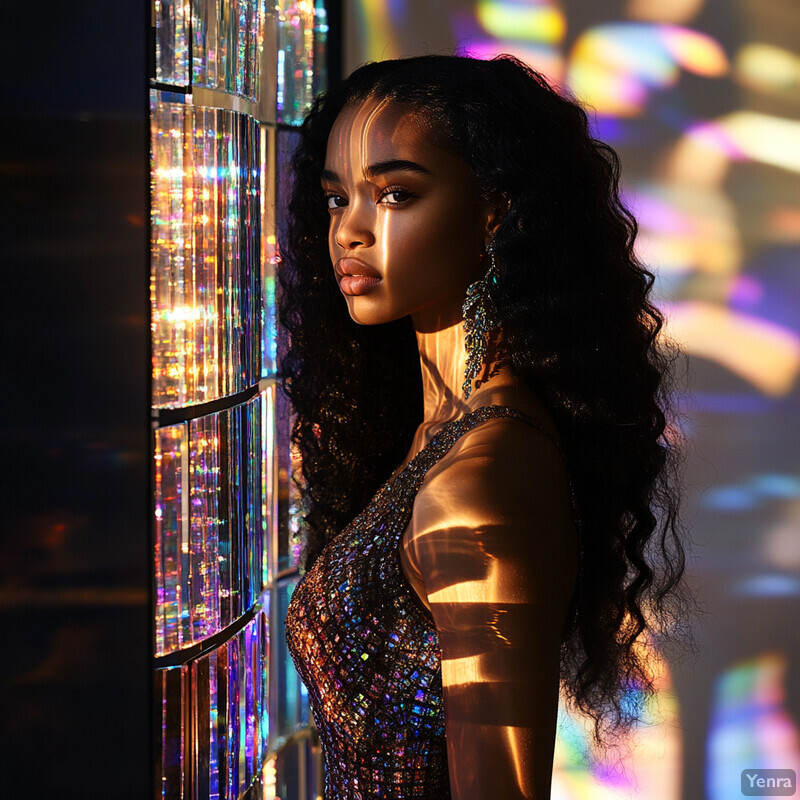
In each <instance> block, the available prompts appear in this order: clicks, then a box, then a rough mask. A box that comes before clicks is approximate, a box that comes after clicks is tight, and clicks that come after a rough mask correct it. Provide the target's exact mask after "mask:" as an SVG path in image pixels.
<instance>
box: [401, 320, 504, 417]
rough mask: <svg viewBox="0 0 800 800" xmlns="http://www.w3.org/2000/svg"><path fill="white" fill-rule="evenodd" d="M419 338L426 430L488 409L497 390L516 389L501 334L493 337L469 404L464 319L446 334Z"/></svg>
mask: <svg viewBox="0 0 800 800" xmlns="http://www.w3.org/2000/svg"><path fill="white" fill-rule="evenodd" d="M416 336H417V347H418V348H419V357H420V369H421V371H422V392H423V396H424V403H425V411H424V420H423V423H422V424H423V426H424V427H426V428H430V427H431V426H434V425H437V426H438V425H440V424H443V423H445V422H449V421H450V420H453V419H457V418H459V417H461V416H463V415H464V414H468V413H470V412H471V411H474V410H475V409H476V408H478V407H480V406H483V405H487V404H489V403H490V402H491V400H490V395H491V394H492V393H493V392H495V391H496V390H497V389H500V388H503V387H507V386H514V385H515V379H514V376H513V375H512V373H511V365H510V362H509V359H508V357H507V354H506V351H505V348H504V346H503V345H504V342H503V337H502V334H501V332H500V331H497V332H495V334H494V335H492V336H490V339H489V347H488V353H487V358H486V359H485V363H484V364H483V365H482V366H481V369H480V370H479V372H478V375H477V376H476V378H475V379H473V382H472V392H471V394H470V396H469V399H468V400H465V399H464V392H463V389H462V387H463V383H464V372H465V370H466V366H467V348H466V344H465V337H464V321H463V319H462V320H460V321H459V322H457V323H455V324H453V325H450V326H449V327H446V328H443V329H442V330H437V331H432V332H429V333H423V332H420V331H419V330H417V333H416Z"/></svg>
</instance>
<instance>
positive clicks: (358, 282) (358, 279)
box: [339, 275, 381, 295]
mask: <svg viewBox="0 0 800 800" xmlns="http://www.w3.org/2000/svg"><path fill="white" fill-rule="evenodd" d="M380 282H381V279H380V278H372V277H369V276H366V275H343V276H342V279H341V280H340V281H339V288H340V289H341V290H342V293H343V294H351V295H353V294H366V293H367V292H369V291H372V289H373V288H375V287H376V286H377V285H378V284H379V283H380Z"/></svg>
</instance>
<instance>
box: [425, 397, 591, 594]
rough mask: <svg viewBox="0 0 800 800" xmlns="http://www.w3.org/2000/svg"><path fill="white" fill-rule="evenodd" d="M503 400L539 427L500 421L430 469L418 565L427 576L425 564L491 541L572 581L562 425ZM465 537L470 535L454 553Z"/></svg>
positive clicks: (573, 545)
mask: <svg viewBox="0 0 800 800" xmlns="http://www.w3.org/2000/svg"><path fill="white" fill-rule="evenodd" d="M500 399H501V398H493V399H492V402H491V405H504V406H507V407H509V408H516V409H518V410H520V411H523V412H524V413H525V414H526V415H527V416H528V417H530V418H531V419H532V420H533V421H534V422H536V423H537V424H536V425H531V424H528V423H526V422H524V421H523V420H520V419H519V418H518V417H512V416H493V417H491V418H489V419H486V420H484V421H483V422H481V424H479V425H477V426H475V427H474V428H472V429H470V430H469V431H467V432H466V433H464V434H463V435H462V436H461V437H459V439H458V440H457V441H456V442H455V443H454V445H453V446H452V447H451V448H450V450H448V452H447V453H446V454H445V455H443V456H442V458H440V459H439V461H437V462H436V463H435V464H434V465H433V466H432V467H431V468H430V469H429V470H428V472H427V474H426V476H425V479H424V481H423V483H422V485H421V487H420V490H419V492H418V494H417V497H416V499H415V502H414V508H413V512H412V524H411V526H410V528H411V540H410V542H409V544H410V546H411V549H412V551H413V552H414V553H415V562H416V563H417V564H418V565H419V569H420V570H421V572H422V574H425V563H432V564H437V563H438V562H437V561H436V558H435V556H436V553H437V552H455V551H456V550H457V551H458V552H461V553H462V555H465V551H464V548H465V547H467V549H469V547H471V546H476V547H478V549H479V550H481V551H483V550H485V549H486V548H487V547H488V545H489V542H493V543H494V544H498V543H499V542H503V548H504V552H509V553H510V552H514V553H516V557H519V558H522V559H523V560H524V561H525V562H526V563H536V564H539V565H540V566H541V568H542V569H545V568H546V569H548V570H551V571H553V572H554V573H557V574H558V576H560V577H563V578H564V580H567V582H569V581H568V579H569V577H570V576H571V575H572V574H573V572H574V569H575V563H576V559H577V536H576V533H577V530H576V528H575V525H574V518H573V513H572V503H571V496H570V487H569V479H568V477H567V472H566V465H565V463H564V459H563V456H562V453H561V452H560V448H559V446H558V444H557V442H558V439H557V432H556V430H555V426H554V425H553V423H552V420H551V419H550V418H549V415H548V414H546V412H545V413H542V409H541V407H540V406H538V405H537V403H535V402H534V403H531V404H527V405H525V406H524V407H523V405H522V404H520V403H519V402H517V403H514V404H513V405H512V404H511V403H510V402H500ZM554 440H555V441H554ZM459 532H465V533H468V535H467V536H466V539H465V540H463V541H462V540H461V539H459V544H458V547H454V545H453V544H452V541H451V540H452V539H453V537H457V536H458V535H460V534H459ZM493 546H494V545H493ZM437 569H440V568H439V567H437ZM539 577H540V578H541V577H542V576H539Z"/></svg>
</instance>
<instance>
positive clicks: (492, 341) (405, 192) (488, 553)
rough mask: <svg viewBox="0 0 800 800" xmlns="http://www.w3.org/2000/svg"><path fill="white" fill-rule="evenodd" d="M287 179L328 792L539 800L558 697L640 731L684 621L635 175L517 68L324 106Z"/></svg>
mask: <svg viewBox="0 0 800 800" xmlns="http://www.w3.org/2000/svg"><path fill="white" fill-rule="evenodd" d="M293 171H294V186H293V190H292V191H293V193H292V198H291V202H290V204H289V217H290V219H289V225H288V231H287V234H286V236H285V237H283V239H284V240H283V241H282V242H281V252H282V256H283V263H282V265H281V266H280V270H279V280H280V288H281V292H280V300H279V303H280V319H281V321H282V323H283V325H284V326H285V328H286V329H287V330H288V333H289V337H290V340H289V345H288V349H287V352H286V355H285V357H284V358H283V360H282V364H281V370H282V374H283V378H284V380H283V386H284V390H285V391H286V392H287V394H288V395H289V397H290V399H291V402H292V406H293V410H294V412H295V413H296V422H295V425H294V429H293V441H294V442H295V443H296V445H297V446H298V447H299V450H300V453H301V456H302V474H303V485H302V492H303V497H304V501H305V505H306V508H305V510H306V514H305V521H306V523H307V531H308V541H307V547H306V551H305V559H304V565H303V566H304V575H303V578H302V580H301V581H300V583H299V584H298V586H297V588H296V590H295V592H294V595H293V597H292V601H291V604H290V606H289V612H288V615H287V618H286V627H287V642H288V645H289V648H290V652H291V653H292V656H293V659H294V662H295V664H296V666H297V669H298V671H299V673H300V675H301V677H302V679H303V681H304V683H305V684H306V686H307V688H308V691H309V698H310V702H311V707H312V711H313V714H314V719H315V722H316V726H317V728H318V730H319V733H320V737H321V741H322V746H323V754H324V762H325V797H326V798H330V799H331V800H332V799H333V798H336V799H337V800H343V799H344V798H364V800H366V798H375V797H386V798H436V799H437V800H439V799H440V798H447V797H452V798H455V799H456V800H467V799H468V798H469V799H470V800H472V799H473V798H475V799H477V798H486V797H498V798H503V800H512V799H513V798H538V800H542V798H547V797H549V792H550V780H551V772H552V760H553V747H554V739H555V726H556V713H557V703H558V693H559V688H560V687H561V688H562V689H563V690H564V692H565V695H566V696H567V697H568V698H569V699H570V700H571V701H572V702H573V703H574V704H575V706H576V707H577V708H579V709H581V710H582V711H584V712H585V713H588V714H589V715H591V716H592V717H593V718H594V720H595V722H596V729H595V730H596V735H597V737H598V740H600V739H601V738H602V733H603V732H604V731H606V730H609V729H613V728H614V727H615V726H620V725H623V726H624V725H626V724H628V723H630V722H631V721H632V720H633V719H635V717H636V708H632V707H631V706H630V704H629V703H623V702H622V696H623V692H624V690H625V688H626V687H629V686H630V685H631V684H632V683H633V684H635V685H637V686H640V687H641V688H642V689H643V692H644V694H643V696H645V697H646V696H647V693H648V692H651V691H652V688H653V687H652V683H651V676H650V673H649V671H648V667H647V663H646V660H645V659H644V658H643V656H642V650H641V647H640V646H639V645H640V643H641V641H642V638H643V637H644V636H650V635H651V634H658V633H664V632H666V630H667V629H668V628H669V626H670V625H671V624H672V622H673V621H674V619H676V615H680V613H681V612H682V611H683V610H684V608H685V607H686V599H687V598H686V595H685V590H684V588H683V583H682V575H683V571H684V549H683V544H682V542H681V539H680V535H679V534H680V529H679V526H678V522H677V519H678V518H677V505H678V496H677V491H676V488H675V487H676V486H677V484H676V482H675V480H674V479H673V478H672V475H673V474H674V470H673V469H672V468H671V466H670V465H671V464H672V463H673V461H674V457H673V456H674V454H673V451H672V447H671V445H670V442H669V440H668V438H667V435H668V428H667V427H666V422H665V411H666V410H667V395H666V388H667V381H666V380H665V379H666V378H667V377H668V367H669V364H670V363H671V362H670V359H669V358H668V356H667V355H666V354H665V353H664V352H663V351H662V349H661V347H660V346H659V344H658V343H657V337H658V333H659V330H660V328H661V324H662V319H661V316H660V315H659V313H658V311H657V310H656V309H655V308H654V307H653V306H652V305H651V304H650V302H649V301H648V293H649V290H650V287H651V285H652V282H653V276H652V275H651V274H650V273H649V272H648V271H647V270H646V269H645V268H644V267H643V266H642V265H641V264H640V263H639V262H638V261H637V259H636V257H635V255H634V253H633V242H634V237H635V233H636V224H635V221H634V220H633V218H632V217H631V215H630V214H629V213H628V212H627V211H626V210H625V208H623V206H622V205H621V203H620V200H619V197H618V191H617V183H618V175H619V167H618V162H617V158H616V156H615V154H614V152H613V151H612V150H611V149H610V148H609V147H607V146H606V145H604V144H602V143H600V142H598V141H596V140H594V139H593V138H592V137H591V135H590V133H589V130H588V127H587V118H586V114H585V113H584V111H583V110H582V109H581V108H580V107H579V106H578V105H577V104H576V103H575V102H573V101H571V100H569V99H567V98H565V97H563V96H561V95H560V94H558V93H557V92H556V91H554V90H553V89H552V88H551V87H550V86H549V85H548V83H547V82H546V80H545V79H544V78H543V77H542V76H541V75H539V74H537V73H536V72H534V71H532V70H531V69H529V68H528V67H526V66H525V65H524V64H522V63H521V62H519V61H518V60H516V59H514V58H513V57H510V56H501V57H498V58H496V59H494V60H491V61H482V60H477V59H471V58H466V57H461V56H422V57H418V58H409V59H399V60H394V61H385V62H379V63H370V64H367V65H365V66H363V67H361V68H359V69H358V70H356V71H355V72H354V73H353V74H352V75H351V76H350V77H349V78H348V79H347V80H346V81H345V82H344V83H343V85H341V86H340V87H337V88H335V89H332V90H331V91H330V92H328V93H327V94H326V95H324V96H322V97H320V98H319V99H318V100H317V102H316V103H315V104H314V107H313V108H312V110H311V111H310V113H309V114H308V116H307V118H306V120H305V122H304V124H303V126H302V129H301V141H300V144H299V146H298V148H297V150H296V152H295V155H294V158H293ZM393 467H396V469H394V472H392V468H393ZM677 618H679V616H678V617H677Z"/></svg>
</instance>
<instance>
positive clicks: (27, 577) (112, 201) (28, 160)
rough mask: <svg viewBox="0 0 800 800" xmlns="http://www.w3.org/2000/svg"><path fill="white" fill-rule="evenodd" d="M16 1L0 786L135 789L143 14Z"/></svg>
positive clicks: (144, 502)
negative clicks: (0, 783)
mask: <svg viewBox="0 0 800 800" xmlns="http://www.w3.org/2000/svg"><path fill="white" fill-rule="evenodd" d="M13 8H14V10H13V11H12V13H11V17H12V19H11V20H10V24H8V23H9V21H8V17H6V18H7V26H6V34H7V35H6V36H5V37H4V39H5V44H4V69H3V71H2V78H1V79H0V80H2V83H3V98H4V101H3V107H2V117H3V118H2V122H1V123H0V126H1V127H0V130H2V138H3V142H4V146H3V148H2V152H1V153H0V161H1V163H2V182H3V185H2V192H1V193H0V196H1V197H2V204H3V213H2V214H0V225H2V252H3V255H2V274H3V291H2V302H3V312H2V315H0V324H2V332H3V334H2V335H3V339H2V341H3V347H2V368H1V370H0V375H2V385H3V392H2V395H3V414H2V445H3V452H2V460H0V468H2V471H3V479H2V481H1V482H0V485H1V486H2V498H3V505H2V508H3V517H2V520H3V521H2V533H3V536H2V544H0V625H1V626H2V630H3V632H4V636H3V638H4V641H3V654H4V657H3V659H2V667H0V674H2V692H3V695H2V696H3V714H2V718H3V722H2V727H3V735H4V741H3V746H2V753H3V758H2V762H3V769H2V777H1V778H0V782H2V785H3V792H2V793H3V794H4V795H5V796H9V797H10V796H19V797H21V796H26V797H33V796H53V797H60V798H65V799H66V798H76V799H77V798H80V800H90V798H104V800H105V799H106V798H109V797H114V798H117V799H118V800H120V799H121V798H137V800H139V799H140V798H145V797H148V796H150V788H149V787H150V781H151V778H150V775H151V751H152V742H151V736H150V719H151V715H150V707H151V690H150V653H151V651H152V646H151V625H150V617H151V614H150V605H149V603H150V599H149V598H150V587H149V574H150V565H149V555H150V532H149V516H150V511H149V505H150V501H149V498H150V496H151V490H150V480H151V479H150V457H149V435H150V434H149V419H148V416H149V405H150V402H149V304H148V274H149V266H148V250H149V247H148V239H149V236H148V213H149V212H148V180H149V179H148V130H147V64H146V62H147V36H146V34H147V29H148V28H147V26H148V13H149V9H148V5H147V4H146V3H144V2H142V0H118V2H115V3H106V4H83V5H82V4H56V5H48V6H47V7H42V6H40V5H37V4H33V3H28V4H24V3H14V4H13ZM51 792H52V794H50V793H51Z"/></svg>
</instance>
